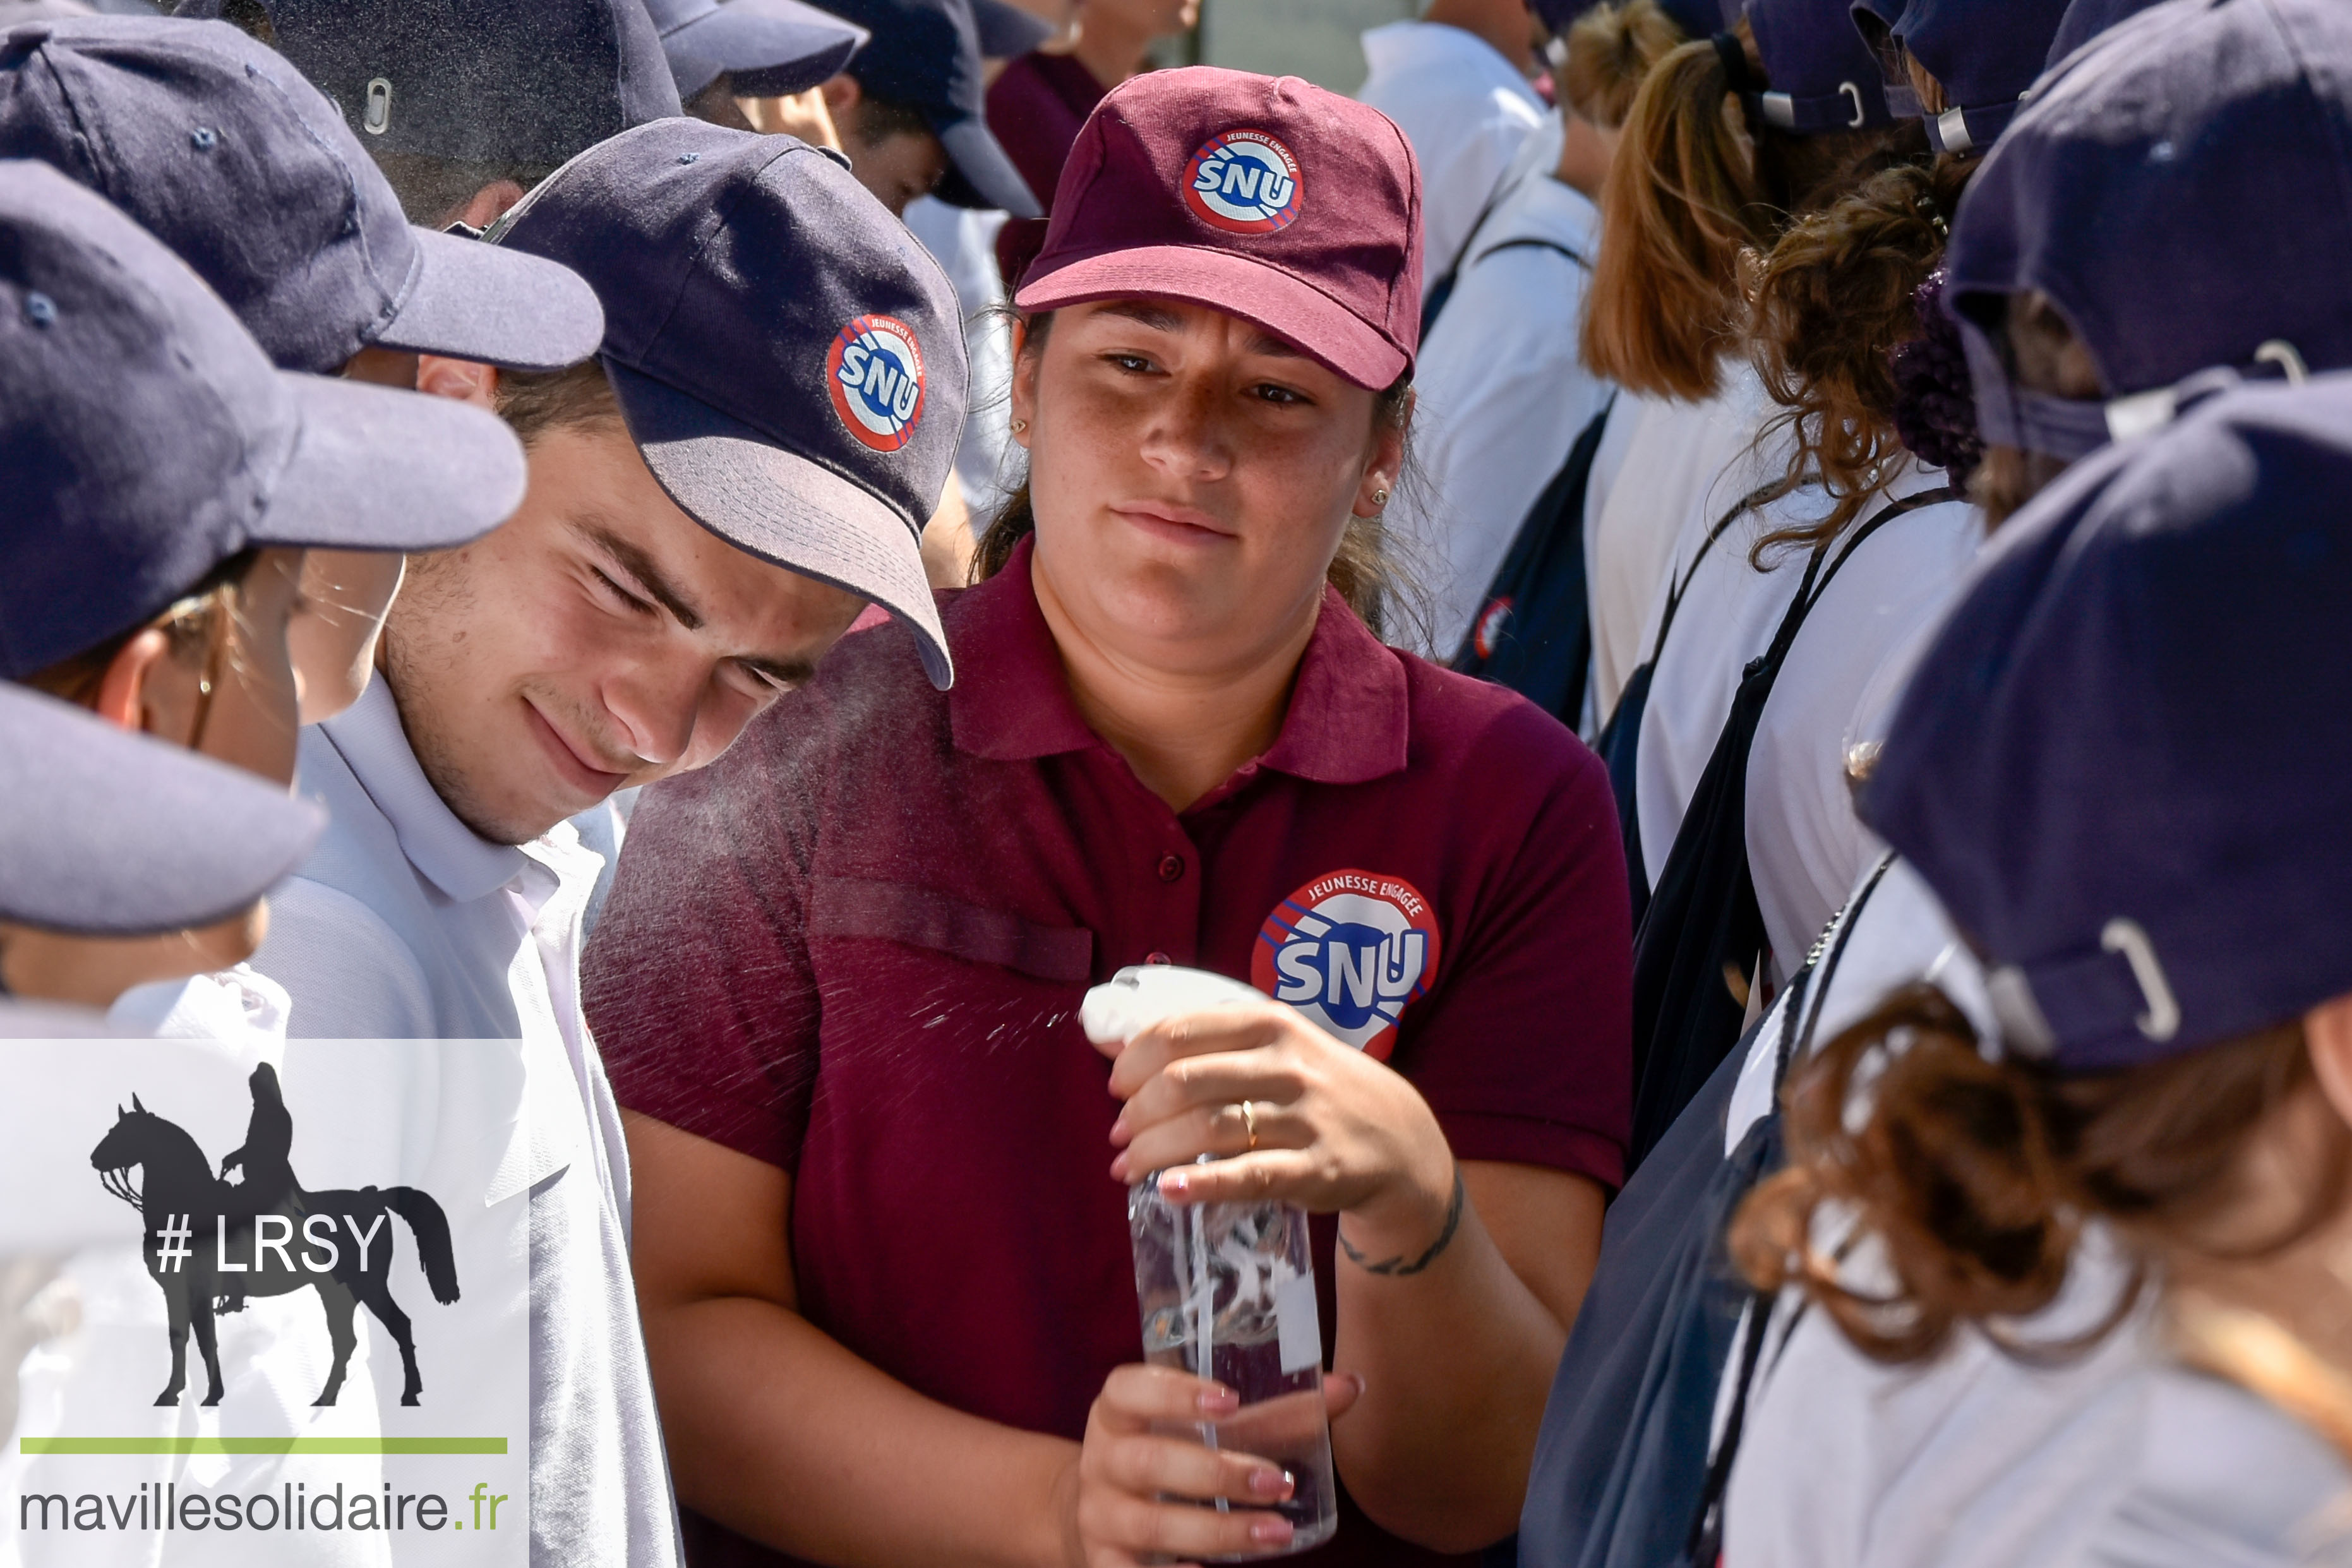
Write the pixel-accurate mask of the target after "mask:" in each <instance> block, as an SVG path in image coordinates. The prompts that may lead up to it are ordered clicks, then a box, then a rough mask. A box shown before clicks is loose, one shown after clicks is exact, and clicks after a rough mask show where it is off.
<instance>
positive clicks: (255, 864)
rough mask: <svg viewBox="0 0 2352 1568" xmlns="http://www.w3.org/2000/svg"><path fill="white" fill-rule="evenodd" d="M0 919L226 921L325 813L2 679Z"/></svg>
mask: <svg viewBox="0 0 2352 1568" xmlns="http://www.w3.org/2000/svg"><path fill="white" fill-rule="evenodd" d="M0 800H6V801H7V802H8V809H7V810H5V811H0V919H6V920H14V921H20V922H22V923H24V924H26V925H38V926H43V927H45V928H47V929H49V930H54V931H68V932H73V933H75V934H78V935H84V936H144V935H147V934H149V933H152V932H158V931H178V930H183V929H185V928H187V927H189V926H195V925H212V924H213V923H214V922H215V921H219V920H225V919H226V918H227V917H229V916H230V915H235V914H236V913H237V912H238V911H239V910H242V909H245V908H247V907H248V906H250V905H251V904H252V903H253V902H254V900H256V899H257V898H259V897H260V896H261V895H262V894H265V893H267V892H268V891H269V889H270V888H271V887H272V886H274V885H276V884H277V883H278V882H279V881H281V880H283V879H284V878H285V877H286V876H287V875H288V874H289V873H291V872H292V871H293V870H294V869H295V868H296V867H297V866H299V865H300V864H301V863H302V861H303V858H304V857H305V856H307V855H308V854H309V853H310V846H311V845H312V844H314V843H316V842H317V841H318V838H319V834H320V831H321V830H322V829H324V828H325V827H326V824H327V819H326V815H325V813H324V812H322V811H320V810H319V809H318V808H317V807H316V806H313V805H311V804H310V802H308V801H305V800H295V799H294V798H293V797H291V796H289V795H288V794H287V793H286V791H285V790H283V789H274V788H272V787H271V786H269V785H268V783H266V782H264V781H263V780H262V779H257V778H256V777H255V776H253V775H252V774H249V773H247V772H244V771H243V770H241V769H239V768H229V767H226V766H225V765H223V764H221V763H218V762H215V761H213V760H212V759H211V758H207V757H202V756H199V755H198V754H196V753H195V752H193V751H188V750H184V749H183V748H181V747H176V746H167V745H164V744H163V742H161V741H156V740H150V739H148V738H147V737H144V736H139V735H131V734H128V733H126V732H125V731H122V730H120V729H117V728H115V727H113V726H112V725H110V724H108V723H106V722H105V721H104V720H102V719H100V718H98V717H97V716H94V715H92V714H89V713H86V712H84V711H83V710H81V709H79V708H76V707H71V706H68V705H66V704H64V703H61V702H58V701H55V700H54V699H52V698H49V697H47V696H43V695H40V694H39V693H37V692H33V691H29V690H26V688H24V687H21V686H9V685H0Z"/></svg>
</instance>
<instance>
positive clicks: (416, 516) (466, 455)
mask: <svg viewBox="0 0 2352 1568" xmlns="http://www.w3.org/2000/svg"><path fill="white" fill-rule="evenodd" d="M279 375H280V377H281V379H282V380H283V381H284V382H285V383H286V384H287V386H288V387H289V390H290V391H291V392H292V393H293V395H294V399H295V401H296V402H298V403H299V404H300V405H301V411H302V412H301V426H300V430H299V434H298V435H297V436H296V439H295V444H294V451H293V453H292V455H290V456H289V458H288V459H287V462H286V466H285V467H284V468H283V469H282V470H281V471H280V472H279V474H278V479H277V482H276V483H275V485H274V486H272V487H271V489H270V492H269V499H268V505H267V506H266V507H264V508H263V510H262V513H261V516H260V517H258V518H257V519H256V521H255V522H254V523H253V524H252V525H251V526H250V527H249V528H247V530H246V538H247V542H248V543H251V544H257V545H295V546H304V547H317V548H320V549H386V550H437V549H455V548H457V546H459V545H462V544H467V543H470V542H471V541H472V540H475V539H478V538H481V537H482V536H483V535H484V534H486V533H488V532H489V531H490V530H491V529H492V528H496V527H498V526H499V524H500V523H502V522H504V521H506V519H507V518H508V517H509V516H511V515H512V514H513V512H514V509H515V508H516V507H519V506H520V505H522V495H523V486H524V483H525V478H526V473H527V470H526V468H525V465H524V461H523V451H522V443H521V442H520V441H518V440H516V439H515V434H514V432H513V431H511V430H509V429H508V428H507V424H506V422H505V421H504V420H502V419H500V418H499V417H498V415H496V414H493V413H484V412H483V411H482V410H480V409H478V408H476V407H474V406H473V405H472V404H470V403H463V402H456V401H454V400H453V399H450V398H444V397H431V396H427V395H426V394H425V393H423V392H402V391H400V390H398V389H396V388H393V387H382V386H372V385H370V384H368V383H367V382H346V381H338V380H336V379H335V378H333V377H331V376H306V375H302V374H299V372H295V371H280V372H279Z"/></svg>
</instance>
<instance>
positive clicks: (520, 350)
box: [375, 228, 604, 371]
mask: <svg viewBox="0 0 2352 1568" xmlns="http://www.w3.org/2000/svg"><path fill="white" fill-rule="evenodd" d="M415 236H416V249H417V271H416V278H415V282H414V283H413V284H411V285H410V287H409V290H408V298H405V299H404V300H402V301H401V302H400V308H399V310H398V312H397V313H396V314H395V315H394V317H393V319H392V321H391V323H390V324H389V325H387V326H386V327H385V328H384V329H383V330H382V331H380V332H378V333H377V334H376V335H375V343H376V346H377V347H379V348H384V349H399V350H404V351H405V352H408V353H412V354H446V355H448V356H449V357H450V358H452V359H458V360H478V361H482V362H483V363H484V364H490V365H503V366H504V367H506V368H507V369H508V370H510V371H560V370H562V369H564V368H566V367H567V366H571V365H576V364H578V363H579V362H580V361H583V360H584V359H586V358H587V357H588V356H589V355H591V354H593V353H594V352H595V351H596V347H597V345H598V344H600V343H602V342H603V341H604V307H603V306H601V305H599V304H598V303H597V302H596V291H595V290H594V289H593V288H591V287H588V280H587V279H586V278H584V277H581V276H580V275H579V274H578V273H576V272H574V271H572V269H571V268H570V267H564V266H562V265H561V264H559V263H556V262H552V261H549V260H548V259H547V258H546V257H544V256H532V255H530V254H529V253H527V252H524V251H520V250H509V249H508V248H506V247H505V246H495V245H484V244H483V243H482V242H481V241H479V240H476V239H467V238H466V237H464V236H463V235H450V234H442V233H440V232H438V231H436V230H434V229H427V228H418V229H416V230H415Z"/></svg>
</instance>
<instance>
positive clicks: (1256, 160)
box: [1184, 131, 1304, 235]
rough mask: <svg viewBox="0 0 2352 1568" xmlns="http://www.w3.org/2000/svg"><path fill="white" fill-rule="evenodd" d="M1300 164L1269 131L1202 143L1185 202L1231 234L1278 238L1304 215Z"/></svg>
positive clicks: (1187, 179)
mask: <svg viewBox="0 0 2352 1568" xmlns="http://www.w3.org/2000/svg"><path fill="white" fill-rule="evenodd" d="M1303 194H1304V191H1303V189H1302V187H1301V185H1300V183H1299V178H1298V160H1297V158H1295V157H1293V156H1291V152H1290V149H1289V148H1287V147H1286V146H1284V145H1283V144H1282V141H1281V139H1280V138H1278V137H1275V136H1270V135H1268V134H1266V132H1265V131H1225V132H1223V134H1221V135H1216V136H1212V137H1210V138H1209V140H1207V141H1203V142H1202V143H1201V150H1200V151H1199V152H1195V153H1193V154H1192V162H1191V164H1190V165H1188V166H1187V167H1186V168H1185V171H1184V204H1185V205H1186V206H1188V207H1190V208H1192V215H1193V216H1195V217H1197V218H1200V219H1201V220H1202V221H1203V222H1204V223H1206V224H1208V225H1210V226H1211V227H1212V228H1220V229H1223V230H1224V231H1225V232H1226V233H1227V234H1237V235H1255V234H1272V233H1274V232H1275V231H1276V230H1277V229H1285V228H1288V227H1289V226H1290V225H1291V221H1292V220H1293V219H1295V218H1297V216H1298V204H1299V200H1300V198H1301V197H1302V195H1303Z"/></svg>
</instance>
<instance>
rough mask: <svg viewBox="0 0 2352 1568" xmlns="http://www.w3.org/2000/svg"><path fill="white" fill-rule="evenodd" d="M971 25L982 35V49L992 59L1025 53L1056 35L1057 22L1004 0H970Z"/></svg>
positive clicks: (986, 56) (1006, 58)
mask: <svg viewBox="0 0 2352 1568" xmlns="http://www.w3.org/2000/svg"><path fill="white" fill-rule="evenodd" d="M971 22H972V29H973V30H974V31H975V32H977V33H978V34H979V35H980V52H981V54H982V57H985V58H988V59H992V60H1009V59H1011V58H1013V57H1014V56H1015V55H1025V54H1027V53H1028V52H1029V51H1030V50H1032V49H1034V48H1035V47H1037V46H1038V45H1040V44H1042V43H1044V42H1045V40H1046V39H1048V38H1050V37H1053V36H1054V25H1053V24H1052V23H1051V22H1048V21H1046V20H1045V18H1044V17H1042V16H1031V15H1030V14H1029V13H1028V12H1026V11H1024V10H1023V9H1022V8H1021V7H1020V6H1018V5H1007V4H1006V3H1005V0H971Z"/></svg>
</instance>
